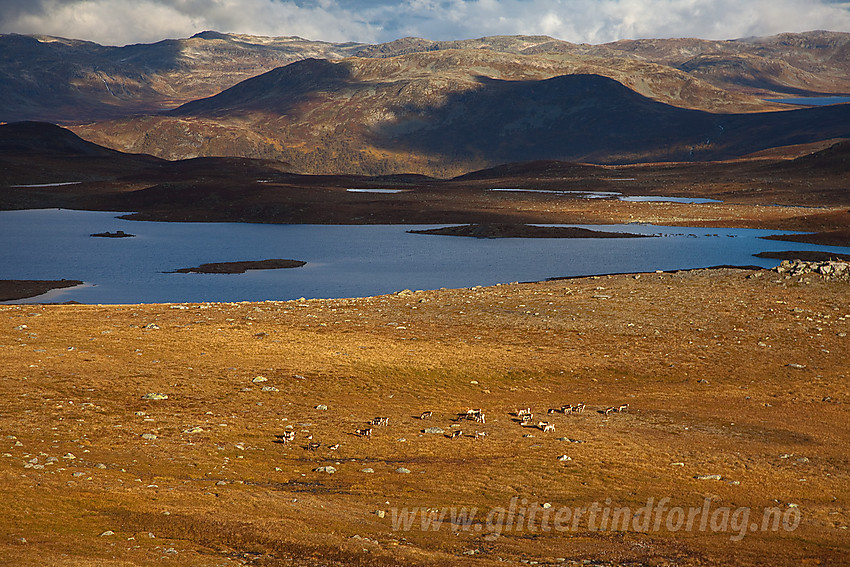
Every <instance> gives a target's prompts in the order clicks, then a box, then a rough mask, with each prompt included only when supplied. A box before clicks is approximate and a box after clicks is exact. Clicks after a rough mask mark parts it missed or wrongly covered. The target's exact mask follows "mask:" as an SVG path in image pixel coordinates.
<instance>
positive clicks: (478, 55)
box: [76, 49, 850, 177]
mask: <svg viewBox="0 0 850 567" xmlns="http://www.w3.org/2000/svg"><path fill="white" fill-rule="evenodd" d="M597 62H598V60H595V59H593V58H586V57H584V56H563V55H547V56H534V57H532V56H525V55H516V54H509V53H496V52H492V51H488V50H483V49H467V50H439V51H429V52H424V51H422V52H414V53H410V54H408V55H401V56H396V57H390V58H379V59H370V58H360V57H355V58H347V59H344V60H341V61H338V62H331V61H327V60H316V59H309V60H304V61H299V62H296V63H293V64H290V65H289V66H286V67H283V68H279V69H275V70H273V71H270V72H269V73H265V74H263V75H261V76H258V77H254V78H252V79H249V80H246V81H244V82H242V83H240V84H238V85H236V86H234V87H232V88H230V89H227V90H225V91H224V92H222V93H221V94H219V95H216V96H214V97H210V98H207V99H202V100H197V101H193V102H190V103H187V104H186V105H183V106H181V107H180V108H178V109H176V110H174V111H172V112H170V113H169V114H168V115H167V116H149V117H142V118H133V119H124V120H117V121H111V122H104V123H98V124H93V125H87V126H83V127H79V128H76V131H77V132H78V133H79V134H80V135H82V136H83V137H84V138H87V139H91V140H93V141H96V142H97V143H100V144H103V145H106V146H109V147H114V148H118V149H121V150H123V151H130V152H141V153H151V154H154V155H157V156H159V157H165V158H168V159H178V158H188V157H196V156H202V155H207V156H212V155H239V156H243V157H251V158H262V159H280V160H284V161H287V162H289V163H291V164H292V165H293V166H294V167H295V168H296V170H299V171H302V172H305V173H357V174H369V175H379V174H388V173H399V172H416V173H424V174H428V175H435V176H443V177H448V176H453V175H458V174H461V173H465V172H468V171H471V170H474V169H481V168H484V167H490V166H493V165H496V164H499V163H507V162H516V161H530V160H539V159H558V160H571V161H589V162H595V163H634V162H641V161H667V160H675V161H690V160H705V159H722V158H728V157H735V156H741V155H744V154H748V153H751V152H755V151H759V150H763V149H766V148H770V147H774V146H781V145H789V144H800V143H808V142H814V141H818V140H824V139H831V138H843V137H850V106H848V105H838V106H834V107H826V108H816V109H806V110H798V111H783V112H766V113H740V112H738V113H722V114H721V113H719V112H715V113H709V112H705V111H702V110H696V109H693V108H681V106H685V105H684V104H682V101H683V100H684V99H691V98H695V99H702V100H712V101H714V103H715V107H716V108H722V106H723V104H722V103H723V102H727V103H728V105H729V106H731V107H732V108H740V107H741V106H745V103H746V102H747V100H748V98H747V97H745V96H744V95H736V94H733V93H729V92H728V91H720V90H719V89H715V88H714V87H712V86H711V85H709V84H708V83H705V82H703V81H699V80H695V79H691V78H690V77H688V76H687V75H685V74H683V73H681V72H679V71H676V70H674V69H671V68H669V67H661V66H658V65H655V64H650V63H645V62H639V61H635V60H619V61H618V65H619V67H616V68H614V67H608V69H607V72H608V74H609V75H615V77H616V78H618V79H620V80H621V81H622V83H621V82H618V81H617V80H614V79H612V78H609V77H606V76H602V75H601V74H598V73H595V72H594V71H599V70H600V69H601V67H600V66H599V65H597V64H596V63H597ZM612 71H613V72H612ZM624 84H631V86H632V88H627V87H626V86H624ZM677 89H678V90H677ZM641 90H643V91H644V92H645V94H642V93H641V92H640V91H641ZM674 92H675V93H676V98H674V97H673V96H672V93H674ZM653 95H654V96H653ZM660 100H661V101H664V102H661V101H660ZM674 103H679V104H678V105H674Z"/></svg>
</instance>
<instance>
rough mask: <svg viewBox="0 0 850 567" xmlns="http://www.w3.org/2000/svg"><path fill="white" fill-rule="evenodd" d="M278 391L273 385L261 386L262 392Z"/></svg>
mask: <svg viewBox="0 0 850 567" xmlns="http://www.w3.org/2000/svg"><path fill="white" fill-rule="evenodd" d="M277 391H279V390H278V389H277V388H275V387H274V386H263V392H277Z"/></svg>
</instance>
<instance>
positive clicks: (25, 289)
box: [0, 280, 83, 301]
mask: <svg viewBox="0 0 850 567" xmlns="http://www.w3.org/2000/svg"><path fill="white" fill-rule="evenodd" d="M82 283H83V282H81V281H80V280H0V301H15V300H18V299H26V298H28V297H35V296H37V295H41V294H43V293H47V292H48V291H50V290H53V289H62V288H66V287H74V286H77V285H81V284H82Z"/></svg>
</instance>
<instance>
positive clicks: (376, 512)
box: [375, 510, 387, 518]
mask: <svg viewBox="0 0 850 567" xmlns="http://www.w3.org/2000/svg"><path fill="white" fill-rule="evenodd" d="M375 515H376V516H378V517H379V518H383V517H384V516H386V515H387V511H386V510H375Z"/></svg>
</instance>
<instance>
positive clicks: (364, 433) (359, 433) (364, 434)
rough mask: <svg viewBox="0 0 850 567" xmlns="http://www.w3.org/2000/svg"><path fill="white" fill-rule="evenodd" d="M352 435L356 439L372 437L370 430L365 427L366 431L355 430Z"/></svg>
mask: <svg viewBox="0 0 850 567" xmlns="http://www.w3.org/2000/svg"><path fill="white" fill-rule="evenodd" d="M354 434H355V435H357V436H358V437H368V438H370V439H371V437H372V428H371V427H367V428H366V429H357V430H355V431H354Z"/></svg>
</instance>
